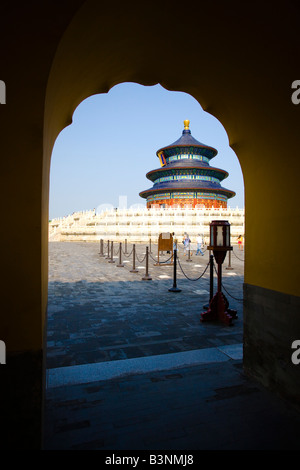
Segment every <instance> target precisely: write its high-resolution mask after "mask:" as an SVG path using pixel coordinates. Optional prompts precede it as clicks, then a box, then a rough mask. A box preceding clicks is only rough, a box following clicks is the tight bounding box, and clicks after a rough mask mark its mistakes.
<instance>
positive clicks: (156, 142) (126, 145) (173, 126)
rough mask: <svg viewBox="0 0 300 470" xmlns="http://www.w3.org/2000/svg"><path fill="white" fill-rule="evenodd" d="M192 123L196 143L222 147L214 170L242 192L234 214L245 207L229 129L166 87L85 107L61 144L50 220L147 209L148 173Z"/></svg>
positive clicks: (129, 90) (130, 89)
mask: <svg viewBox="0 0 300 470" xmlns="http://www.w3.org/2000/svg"><path fill="white" fill-rule="evenodd" d="M184 119H189V120H190V130H191V133H192V135H193V137H194V138H195V139H197V140H198V141H200V142H202V143H204V144H207V145H210V146H212V147H215V148H216V149H217V150H218V155H217V156H216V157H215V158H213V159H212V160H211V166H215V167H217V168H221V169H223V170H226V171H228V172H229V176H228V178H226V179H225V180H223V182H222V186H224V187H225V188H228V189H231V190H233V191H235V192H236V196H235V197H234V198H232V199H230V200H229V204H228V205H229V206H230V207H234V208H235V207H240V208H243V207H244V182H243V175H242V171H241V167H240V164H239V161H238V159H237V156H236V154H235V153H234V151H233V150H232V149H231V148H230V147H229V143H228V136H227V133H226V130H225V129H224V127H223V125H222V124H221V123H220V122H219V121H218V120H217V119H216V118H215V117H214V116H212V115H210V114H208V113H206V112H205V111H203V109H202V108H201V106H200V104H199V103H198V102H197V101H196V100H195V99H194V98H193V97H192V96H190V95H188V94H186V93H182V92H171V91H167V90H165V89H164V88H163V87H161V86H160V85H154V86H151V87H145V86H143V85H138V84H135V83H123V84H120V85H116V86H115V87H113V88H112V89H111V90H110V91H109V92H108V93H106V94H99V95H94V96H91V97H89V98H87V99H86V100H84V101H83V102H82V103H81V104H80V105H79V106H78V107H77V109H76V110H75V112H74V115H73V123H72V124H71V125H70V126H68V127H67V128H65V129H64V130H63V131H62V132H61V133H60V135H59V136H58V138H57V140H56V142H55V145H54V149H53V153H52V160H51V173H50V203H49V218H50V219H52V218H55V217H63V216H65V215H68V214H72V213H73V212H76V211H82V210H83V211H84V210H90V209H94V208H95V209H96V210H97V209H98V208H101V207H103V206H105V205H113V206H114V207H118V206H119V201H120V196H121V197H123V198H122V200H123V201H124V200H126V199H124V196H126V197H127V206H128V207H130V206H131V205H133V204H143V205H145V200H144V199H142V198H141V197H140V196H139V192H140V191H142V190H144V189H148V188H150V187H152V183H151V181H149V180H148V179H147V178H146V173H147V172H148V171H150V170H153V169H155V168H159V167H160V163H159V160H158V158H157V156H156V151H157V150H158V149H159V148H161V147H164V146H166V145H169V144H172V143H173V142H175V141H176V140H177V139H178V138H179V137H180V136H181V134H182V130H183V127H184V125H183V121H184Z"/></svg>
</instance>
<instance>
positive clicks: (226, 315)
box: [200, 292, 237, 325]
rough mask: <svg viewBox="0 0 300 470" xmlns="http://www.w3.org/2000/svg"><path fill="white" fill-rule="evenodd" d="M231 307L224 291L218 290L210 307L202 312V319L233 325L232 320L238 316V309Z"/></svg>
mask: <svg viewBox="0 0 300 470" xmlns="http://www.w3.org/2000/svg"><path fill="white" fill-rule="evenodd" d="M228 307H229V302H228V300H227V299H226V297H225V295H224V294H223V293H222V292H217V293H216V294H215V295H214V296H213V298H212V299H211V301H210V304H209V307H208V309H207V310H206V311H205V312H202V313H201V318H200V320H201V321H203V322H204V321H221V322H222V323H225V324H226V325H232V320H233V319H235V318H237V311H236V310H232V309H231V308H228Z"/></svg>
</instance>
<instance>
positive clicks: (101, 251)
mask: <svg viewBox="0 0 300 470" xmlns="http://www.w3.org/2000/svg"><path fill="white" fill-rule="evenodd" d="M99 255H100V256H104V253H103V240H102V238H101V240H100V252H99Z"/></svg>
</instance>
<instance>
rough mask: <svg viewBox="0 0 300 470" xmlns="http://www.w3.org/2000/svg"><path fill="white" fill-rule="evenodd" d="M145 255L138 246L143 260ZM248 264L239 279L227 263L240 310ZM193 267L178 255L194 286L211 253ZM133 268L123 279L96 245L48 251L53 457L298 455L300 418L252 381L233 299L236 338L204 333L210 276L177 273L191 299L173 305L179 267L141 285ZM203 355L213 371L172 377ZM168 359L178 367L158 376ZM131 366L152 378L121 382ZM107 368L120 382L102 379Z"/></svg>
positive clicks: (214, 330) (236, 266)
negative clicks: (82, 452)
mask: <svg viewBox="0 0 300 470" xmlns="http://www.w3.org/2000/svg"><path fill="white" fill-rule="evenodd" d="M156 249H157V248H156V247H153V246H152V256H153V257H155V255H156V254H157V252H156ZM128 251H131V247H130V246H129V247H128ZM144 252H145V247H144V246H142V245H137V253H138V257H139V260H142V258H143V256H144V254H143V253H144ZM238 258H239V259H238ZM242 258H243V253H241V252H239V251H237V249H236V248H235V250H234V254H233V255H232V258H231V265H232V267H233V270H226V267H227V266H228V260H225V263H224V269H223V285H224V287H225V288H226V290H227V291H228V293H229V294H230V295H231V296H233V297H235V299H241V298H242V285H243V267H244V264H243V261H242ZM165 259H166V257H165ZM192 259H193V261H192V262H187V261H186V258H185V257H184V256H183V254H182V251H181V250H180V252H179V261H180V265H181V266H182V268H183V270H184V272H185V273H186V275H187V276H188V277H190V278H193V279H195V278H197V277H199V276H200V275H201V274H202V273H203V272H204V270H205V267H206V266H207V263H208V252H206V253H205V254H204V256H203V257H201V256H199V257H198V256H197V257H195V256H193V257H192ZM123 260H124V261H129V262H127V263H124V264H125V267H117V266H116V265H117V262H118V257H116V258H115V261H116V263H114V264H112V263H108V260H106V259H104V258H101V257H100V256H99V246H98V244H96V243H84V242H82V243H66V242H64V243H56V242H52V243H50V254H49V302H48V352H47V367H48V371H47V374H48V379H49V377H50V378H51V377H54V376H56V378H57V382H56V384H54V385H51V381H49V382H48V388H47V392H46V410H45V418H46V420H45V448H46V449H101V450H105V451H109V450H130V449H131V450H133V449H134V450H149V449H152V450H191V449H194V450H202V449H206V450H208V449H218V450H219V449H220V450H221V449H297V450H299V424H300V417H299V414H297V413H295V411H294V410H293V409H292V408H291V407H289V405H287V404H285V403H284V402H282V401H281V400H279V399H278V398H276V397H274V396H273V395H270V394H269V393H268V392H267V391H266V390H264V389H262V388H261V387H260V386H259V385H258V384H257V383H253V382H252V381H251V380H249V378H247V377H245V375H244V373H243V368H242V358H241V355H240V354H239V351H240V349H239V348H240V345H241V343H242V340H243V333H242V332H243V327H242V319H243V312H242V302H240V300H235V299H233V298H232V297H230V296H229V295H227V294H226V295H227V298H228V300H229V303H230V307H231V308H235V309H237V311H238V318H237V319H236V320H235V321H234V325H233V326H226V325H223V324H209V323H201V322H200V313H201V312H202V311H203V305H204V304H207V302H208V300H209V270H207V271H206V273H205V274H204V275H203V277H202V278H201V279H199V280H197V281H191V280H189V279H187V278H186V277H185V276H184V274H183V273H182V272H181V269H180V268H179V269H178V272H177V278H178V281H177V285H178V287H179V288H181V289H182V291H181V292H180V293H171V292H169V291H168V289H169V288H170V287H172V284H173V280H172V276H173V268H172V267H171V266H154V265H153V264H154V261H153V260H152V259H151V262H150V263H149V272H150V275H151V276H152V280H151V281H143V280H142V277H143V275H144V273H145V268H142V267H140V266H145V262H143V263H140V262H137V263H136V266H137V267H138V270H139V272H138V273H131V272H130V269H131V267H132V258H131V257H128V258H126V257H124V256H123ZM230 348H231V349H230ZM230 350H232V351H233V354H230V352H229V353H228V351H230ZM222 351H223V352H225V354H222ZM226 351H227V353H226ZM234 351H237V352H238V354H237V355H236V356H235V355H234ZM193 353H195V355H198V356H199V357H201V354H202V353H203V357H205V358H206V359H205V360H202V362H201V360H200V361H199V363H196V364H193V365H192V364H190V365H184V362H183V364H182V365H181V367H175V366H174V365H172V361H173V359H174V358H175V357H176V359H178V358H179V359H180V358H183V357H185V354H193ZM198 356H197V357H198ZM221 356H222V357H221ZM164 359H166V361H167V362H166V363H167V364H170V367H169V368H168V366H164V368H163V369H162V370H160V369H159V367H158V364H159V363H160V361H162V360H164ZM132 361H133V362H134V363H135V364H136V363H137V364H142V366H143V361H144V363H145V361H147V363H148V365H149V363H150V364H151V363H152V362H153V366H152V368H151V367H150V369H147V370H146V369H145V370H144V371H143V369H142V370H138V372H137V373H133V372H132V373H130V374H127V375H126V374H124V375H122V370H126V366H127V365H128V364H131V363H132ZM168 361H169V362H168ZM107 366H112V368H113V369H114V370H118V369H119V368H120V371H121V372H120V375H119V376H115V377H113V378H107V377H106V378H105V377H104V376H101V373H100V375H99V376H98V375H97V374H98V372H97V374H96V375H93V374H94V372H93V371H95V370H97V371H98V369H99V368H100V370H101V368H103V370H104V369H105V367H107ZM122 368H123V369H122ZM82 370H83V372H86V371H87V372H88V375H87V377H88V378H87V379H86V378H85V379H83V378H82V377H84V374H83V375H80V374H81V372H79V371H82ZM69 372H71V377H72V380H73V382H72V384H69V385H68V383H67V382H66V374H67V373H69ZM89 373H90V375H89ZM55 374H56V375H55ZM85 377H86V376H85ZM74 379H75V380H74ZM49 384H50V385H49Z"/></svg>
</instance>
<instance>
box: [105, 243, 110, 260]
mask: <svg viewBox="0 0 300 470" xmlns="http://www.w3.org/2000/svg"><path fill="white" fill-rule="evenodd" d="M105 259H110V255H109V240H107V256H106V257H105Z"/></svg>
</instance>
